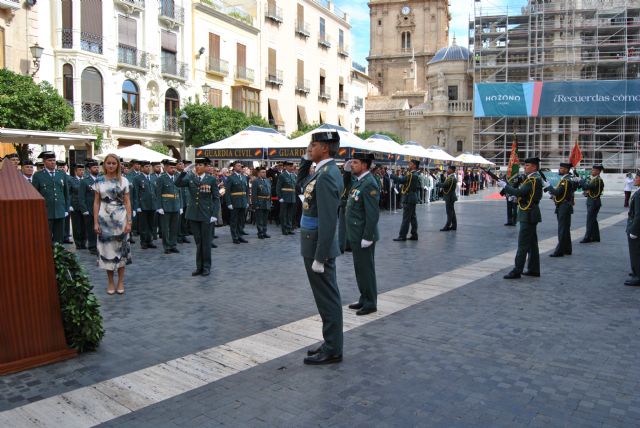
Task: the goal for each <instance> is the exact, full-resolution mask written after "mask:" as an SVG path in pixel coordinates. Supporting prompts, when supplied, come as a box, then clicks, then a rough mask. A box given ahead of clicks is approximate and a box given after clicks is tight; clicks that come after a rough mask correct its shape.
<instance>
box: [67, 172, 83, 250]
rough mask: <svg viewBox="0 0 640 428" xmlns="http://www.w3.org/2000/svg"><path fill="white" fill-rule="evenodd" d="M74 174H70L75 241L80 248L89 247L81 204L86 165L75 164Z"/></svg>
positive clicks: (71, 209)
mask: <svg viewBox="0 0 640 428" xmlns="http://www.w3.org/2000/svg"><path fill="white" fill-rule="evenodd" d="M71 171H72V174H71V176H69V181H68V183H69V195H70V197H71V208H70V211H71V214H70V215H69V217H71V223H72V224H71V225H72V226H73V228H72V230H73V242H74V243H75V244H76V248H77V249H79V250H85V249H86V248H87V246H86V241H87V236H86V235H87V234H86V232H85V224H84V218H83V215H82V206H81V205H80V182H81V181H82V179H83V178H84V165H83V164H75V165H73V167H72V168H71Z"/></svg>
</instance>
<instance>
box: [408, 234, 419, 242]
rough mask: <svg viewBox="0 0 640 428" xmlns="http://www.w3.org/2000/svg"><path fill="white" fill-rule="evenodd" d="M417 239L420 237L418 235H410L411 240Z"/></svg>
mask: <svg viewBox="0 0 640 428" xmlns="http://www.w3.org/2000/svg"><path fill="white" fill-rule="evenodd" d="M417 240H418V237H417V236H416V235H411V236H410V237H409V241H417Z"/></svg>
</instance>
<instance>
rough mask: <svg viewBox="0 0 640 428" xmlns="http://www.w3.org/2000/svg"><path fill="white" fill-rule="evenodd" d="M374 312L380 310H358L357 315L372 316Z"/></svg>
mask: <svg viewBox="0 0 640 428" xmlns="http://www.w3.org/2000/svg"><path fill="white" fill-rule="evenodd" d="M374 312H378V309H376V308H362V309H358V310H357V311H356V315H369V314H372V313H374Z"/></svg>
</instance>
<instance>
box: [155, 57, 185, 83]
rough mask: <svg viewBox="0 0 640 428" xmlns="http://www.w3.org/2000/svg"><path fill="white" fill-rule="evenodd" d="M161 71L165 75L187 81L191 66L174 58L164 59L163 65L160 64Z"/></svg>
mask: <svg viewBox="0 0 640 428" xmlns="http://www.w3.org/2000/svg"><path fill="white" fill-rule="evenodd" d="M160 71H162V73H163V74H167V75H169V76H173V77H177V78H178V79H182V80H187V78H188V77H189V64H187V63H186V62H180V61H176V60H175V59H174V58H172V57H163V58H162V64H160Z"/></svg>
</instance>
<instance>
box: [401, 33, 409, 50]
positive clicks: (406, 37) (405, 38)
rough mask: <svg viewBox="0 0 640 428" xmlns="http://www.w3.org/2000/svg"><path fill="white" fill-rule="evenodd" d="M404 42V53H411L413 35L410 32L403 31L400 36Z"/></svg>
mask: <svg viewBox="0 0 640 428" xmlns="http://www.w3.org/2000/svg"><path fill="white" fill-rule="evenodd" d="M400 38H401V42H402V46H401V47H402V51H410V50H411V33H410V32H409V31H403V32H402V34H401V35H400Z"/></svg>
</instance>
